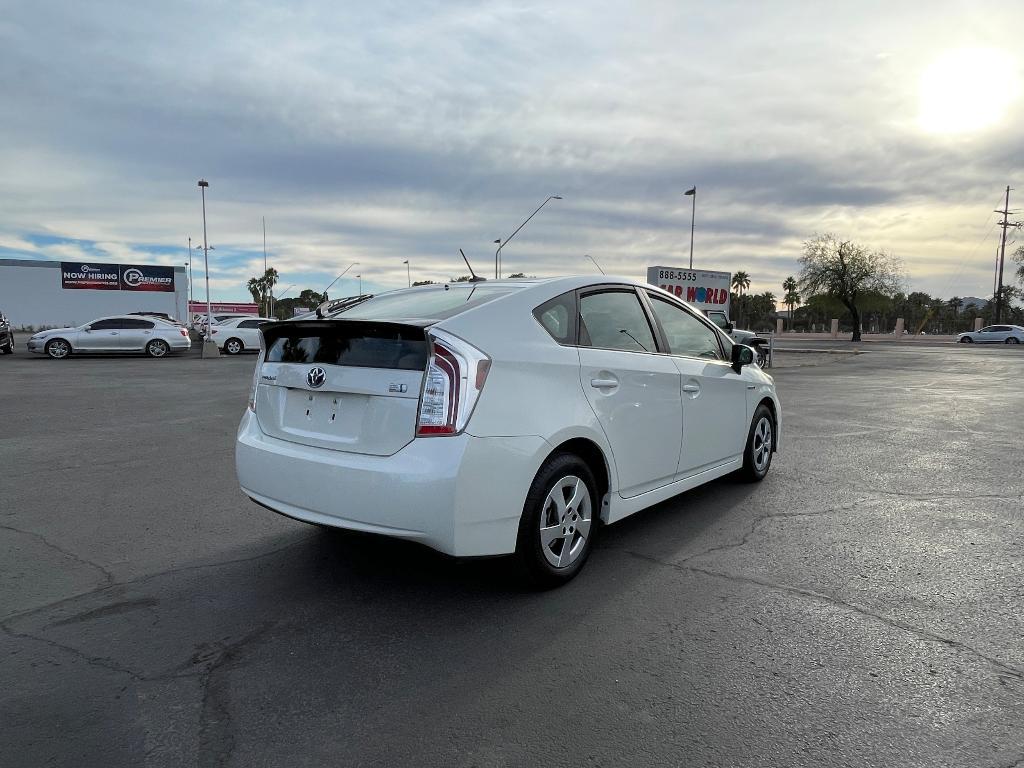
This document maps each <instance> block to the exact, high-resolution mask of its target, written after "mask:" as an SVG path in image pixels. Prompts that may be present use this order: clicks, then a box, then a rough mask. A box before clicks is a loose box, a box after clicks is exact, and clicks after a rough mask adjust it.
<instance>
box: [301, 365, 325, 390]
mask: <svg viewBox="0 0 1024 768" xmlns="http://www.w3.org/2000/svg"><path fill="white" fill-rule="evenodd" d="M325 381H327V371H325V370H324V369H323V368H321V367H320V366H319V365H318V366H316V367H315V368H310V369H309V373H307V374H306V383H307V384H309V386H311V387H312V388H313V389H319V388H320V387H322V386H323V385H324V382H325Z"/></svg>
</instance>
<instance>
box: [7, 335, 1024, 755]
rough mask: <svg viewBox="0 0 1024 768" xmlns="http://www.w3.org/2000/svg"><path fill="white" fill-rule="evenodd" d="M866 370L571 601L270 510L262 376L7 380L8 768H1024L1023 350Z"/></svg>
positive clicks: (596, 572)
mask: <svg viewBox="0 0 1024 768" xmlns="http://www.w3.org/2000/svg"><path fill="white" fill-rule="evenodd" d="M835 357H836V358H839V359H837V360H834V361H830V362H828V363H827V364H823V365H819V366H815V367H803V368H790V369H785V368H781V369H779V370H778V371H777V374H776V378H777V381H778V384H779V387H780V392H781V397H782V399H783V406H784V408H785V416H786V423H785V431H784V440H785V444H784V447H783V452H782V453H781V454H779V455H778V456H777V457H776V460H775V464H774V466H773V469H772V472H771V473H770V475H769V477H768V479H767V480H765V482H764V483H762V484H760V485H754V486H751V485H742V484H737V483H733V482H730V481H719V482H715V483H713V484H711V485H709V486H706V487H704V488H701V489H697V490H695V491H692V492H689V493H686V494H684V495H682V496H680V497H677V498H675V499H673V500H670V501H668V502H666V503H663V504H660V505H658V506H657V507H654V508H652V509H650V510H647V511H646V512H643V513H640V514H638V515H635V516H634V517H632V518H630V519H628V520H626V521H623V522H622V523H620V524H617V525H615V526H612V527H609V528H607V529H605V530H604V531H603V532H602V533H603V535H602V538H601V539H600V542H599V548H598V549H597V550H596V551H595V552H594V554H593V556H592V558H591V560H590V562H589V563H588V565H587V567H586V569H584V571H583V573H582V574H581V576H580V577H579V578H578V579H576V580H575V581H574V582H572V583H571V584H569V585H567V586H566V587H564V588H562V589H560V590H557V591H553V592H547V593H540V594H536V593H529V592H524V591H522V590H520V589H519V588H518V587H517V586H516V584H515V583H514V582H513V581H512V580H511V579H510V578H509V577H508V576H507V573H506V570H505V564H504V563H503V562H502V561H501V560H484V561H464V562H459V561H453V560H451V559H448V558H445V557H443V556H440V555H436V554H434V553H432V552H430V551H428V550H424V549H422V548H419V547H417V546H415V545H411V544H407V543H403V542H396V541H389V540H383V539H377V538H373V537H368V536H360V535H352V534H343V533H334V532H327V531H322V530H319V529H315V528H311V527H307V526H304V525H302V524H300V523H296V522H293V521H290V520H286V519H284V518H280V517H278V516H275V515H273V514H271V513H269V512H267V511H266V510H263V509H260V508H258V507H256V506H254V505H252V504H251V503H250V502H248V500H246V499H245V498H244V497H242V495H241V494H240V493H239V492H238V490H237V486H236V484H235V478H234V470H233V439H234V429H235V426H236V424H237V421H238V418H239V416H240V414H241V409H242V408H244V402H245V395H246V391H247V389H248V385H249V377H250V374H251V368H252V363H253V361H252V358H243V359H224V360H215V361H205V362H204V361H202V360H199V359H195V358H169V359H165V360H148V359H123V360H121V359H118V360H105V359H88V360H86V359H69V360H67V361H59V362H58V361H49V360H44V359H39V358H28V357H27V356H26V355H24V354H19V355H17V356H16V357H14V358H10V357H8V358H3V359H0V370H2V372H0V467H3V468H4V470H3V472H2V474H0V500H2V504H0V629H2V632H0V681H2V683H3V684H2V685H0V731H2V733H3V738H2V743H3V747H4V748H3V749H0V766H19V768H20V767H21V766H35V765H55V766H76V767H80V766H94V765H95V766H138V765H145V766H182V765H198V766H258V765H267V766H276V765H288V766H306V765H308V766H314V765H316V766H320V765H325V764H328V765H360V766H394V765H417V766H424V765H445V766H450V765H465V766H520V765H521V766H532V765H545V766H563V765H564V766H576V765H580V764H594V765H605V766H617V765H685V766H722V767H723V768H725V767H729V768H734V767H737V766H750V767H755V766H787V767H788V766H825V765H827V766H858V768H860V767H862V766H891V765H901V766H929V767H930V766H935V765H943V766H965V767H967V766H970V768H978V767H979V766H981V767H984V766H992V768H997V767H999V768H1003V767H1004V766H1005V767H1009V766H1019V765H1024V557H1022V545H1024V514H1022V512H1024V454H1022V453H1021V450H1020V447H1019V444H1020V438H1019V432H1020V425H1021V423H1022V421H1024V397H1022V396H1021V394H1020V380H1021V374H1022V373H1024V354H1021V353H1019V352H1018V351H1017V350H1011V349H984V348H978V349H976V348H967V349H963V348H957V347H955V346H953V347H949V348H941V347H932V348H928V349H900V348H898V347H895V345H894V348H887V349H885V350H879V351H877V352H876V351H875V350H873V349H872V350H869V351H867V352H865V354H862V355H858V356H852V355H851V356H847V355H842V356H835Z"/></svg>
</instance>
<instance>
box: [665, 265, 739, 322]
mask: <svg viewBox="0 0 1024 768" xmlns="http://www.w3.org/2000/svg"><path fill="white" fill-rule="evenodd" d="M730 278H731V275H730V274H729V273H728V272H712V271H710V270H707V269H686V268H685V267H648V268H647V282H648V283H650V284H651V285H656V286H658V287H659V288H663V289H664V290H666V291H668V292H669V293H671V294H674V295H676V296H678V297H679V298H681V299H683V300H684V301H687V302H689V303H690V304H693V305H695V306H697V307H699V308H701V309H703V310H708V309H722V310H724V311H725V313H726V314H728V313H729V283H730Z"/></svg>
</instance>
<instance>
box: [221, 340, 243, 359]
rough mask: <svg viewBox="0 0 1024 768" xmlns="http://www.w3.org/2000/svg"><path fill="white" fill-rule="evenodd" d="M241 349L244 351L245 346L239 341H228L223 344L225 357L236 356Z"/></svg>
mask: <svg viewBox="0 0 1024 768" xmlns="http://www.w3.org/2000/svg"><path fill="white" fill-rule="evenodd" d="M243 349H245V345H244V344H243V343H242V340H241V339H228V340H227V341H225V342H224V354H226V355H237V354H239V353H240V352H241V351H242V350H243Z"/></svg>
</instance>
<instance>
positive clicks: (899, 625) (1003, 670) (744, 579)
mask: <svg viewBox="0 0 1024 768" xmlns="http://www.w3.org/2000/svg"><path fill="white" fill-rule="evenodd" d="M624 551H625V552H626V553H627V554H629V555H631V556H632V557H635V558H637V559H640V560H645V561H647V562H651V563H656V564H658V565H663V566H666V567H668V568H673V569H675V570H677V571H688V572H690V573H699V574H702V575H704V576H710V577H712V578H716V579H725V580H726V581H735V582H740V583H745V584H753V585H756V586H760V587H765V588H767V589H772V590H775V591H778V592H784V593H786V594H790V595H796V596H798V597H804V598H807V599H810V600H815V601H818V602H823V603H827V604H829V605H831V606H833V607H835V608H840V609H843V610H846V611H849V612H851V613H855V614H857V615H860V616H864V617H866V618H870V619H873V620H875V621H878V622H881V623H882V624H885V625H886V626H888V627H891V628H893V629H898V630H900V631H903V632H908V633H910V634H913V635H915V636H917V637H918V638H920V639H921V640H925V641H927V642H931V643H939V644H941V645H945V646H947V647H949V648H953V649H955V650H957V651H961V652H963V653H967V654H970V655H972V656H974V657H976V658H978V659H981V660H983V661H985V662H987V663H988V664H989V665H991V666H992V667H994V668H995V669H996V670H998V674H999V676H1000V677H1009V678H1013V679H1014V680H1020V681H1024V670H1022V669H1018V668H1017V667H1014V666H1012V665H1011V664H1007V663H1006V662H1004V661H1000V660H999V659H997V658H995V657H993V656H989V655H987V654H985V653H983V652H982V651H980V650H978V649H977V648H974V647H973V646H970V645H967V644H966V643H964V642H961V641H959V640H953V639H952V638H949V637H944V636H943V635H939V634H937V633H935V632H931V631H929V630H926V629H922V628H920V627H915V626H913V625H911V624H908V623H906V622H904V621H900V620H899V619H894V618H892V617H890V616H886V615H884V614H881V613H877V612H875V611H871V610H869V609H867V608H865V607H864V606H861V605H857V604H855V603H849V602H847V601H845V600H843V599H841V598H839V597H836V596H834V595H829V594H826V593H824V592H817V591H815V590H812V589H804V588H803V587H794V586H792V585H789V584H780V583H778V582H774V581H769V580H768V579H761V578H758V577H756V576H741V575H738V574H733V573H723V572H721V571H712V570H709V569H707V568H698V567H695V566H692V565H685V564H683V563H682V562H680V563H673V562H669V561H666V560H659V559H657V558H655V557H651V556H649V555H644V554H641V553H639V552H634V551H631V550H624Z"/></svg>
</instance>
